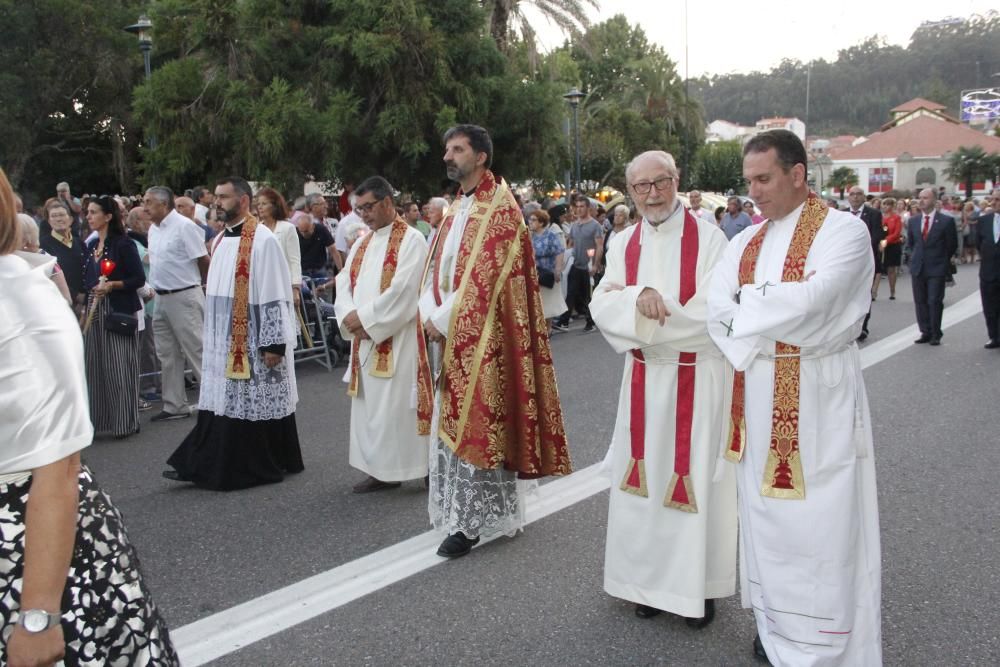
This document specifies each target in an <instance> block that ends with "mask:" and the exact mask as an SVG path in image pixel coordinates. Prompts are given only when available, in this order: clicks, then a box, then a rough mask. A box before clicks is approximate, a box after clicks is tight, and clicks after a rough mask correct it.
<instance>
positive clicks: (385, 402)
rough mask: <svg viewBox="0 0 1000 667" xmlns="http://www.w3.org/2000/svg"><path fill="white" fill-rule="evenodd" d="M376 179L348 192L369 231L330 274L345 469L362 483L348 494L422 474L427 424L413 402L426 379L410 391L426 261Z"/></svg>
mask: <svg viewBox="0 0 1000 667" xmlns="http://www.w3.org/2000/svg"><path fill="white" fill-rule="evenodd" d="M392 194H393V188H392V185H390V184H389V182H388V181H387V180H385V179H384V178H382V177H381V176H372V177H370V178H368V179H366V180H365V181H364V182H363V183H361V185H360V186H358V188H357V189H356V190H355V191H354V195H355V197H356V201H355V204H354V208H355V211H357V212H358V215H360V216H361V218H362V219H363V220H364V221H365V224H367V225H368V227H369V228H370V229H371V231H370V232H368V233H367V234H365V236H363V237H362V238H361V239H359V240H358V241H356V242H355V243H354V245H352V246H351V251H350V253H349V254H348V255H347V261H346V262H345V263H344V270H343V271H341V272H340V273H338V274H337V301H336V303H335V304H334V310H335V312H336V314H337V322H338V324H339V325H340V331H341V334H342V335H343V336H344V339H345V340H349V341H351V359H350V365H349V367H348V370H347V376H346V380H347V382H348V389H347V393H348V395H349V396H351V446H350V463H351V465H352V466H353V467H355V468H357V469H358V470H360V471H361V472H363V473H366V474H367V475H368V477H367V478H366V479H365V480H364V481H362V482H360V483H358V484H356V485H355V486H354V492H355V493H370V492H372V491H381V490H383V489H391V488H395V487H398V486H399V485H400V484H401V483H402V482H403V481H405V480H409V479H423V478H424V477H425V476H426V475H427V447H428V441H429V439H428V434H429V433H430V423H429V422H428V421H426V420H425V422H424V423H418V421H419V420H418V416H417V402H418V398H420V397H423V398H424V400H426V401H428V404H429V402H430V400H431V391H432V388H431V386H430V385H431V380H430V373H429V372H428V373H427V374H426V377H423V376H421V377H420V379H421V380H422V381H423V384H422V385H421V384H418V375H417V340H418V335H421V333H420V331H419V326H420V325H419V323H418V321H417V301H418V298H419V296H420V278H421V275H422V271H423V266H424V262H425V260H426V259H427V242H426V241H425V240H424V237H423V234H421V233H420V231H419V230H417V229H416V228H414V227H410V226H409V225H408V224H406V221H405V220H403V219H402V218H401V217H399V216H398V215H397V214H396V208H395V206H394V205H393V201H392Z"/></svg>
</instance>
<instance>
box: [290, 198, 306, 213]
mask: <svg viewBox="0 0 1000 667" xmlns="http://www.w3.org/2000/svg"><path fill="white" fill-rule="evenodd" d="M292 210H293V211H304V210H306V198H305V197H296V198H295V201H294V202H293V203H292Z"/></svg>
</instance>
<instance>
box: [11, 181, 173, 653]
mask: <svg viewBox="0 0 1000 667" xmlns="http://www.w3.org/2000/svg"><path fill="white" fill-rule="evenodd" d="M16 224H17V223H16V218H15V217H14V202H13V193H12V192H11V190H10V185H9V184H8V183H7V177H6V176H5V175H4V173H3V170H0V280H2V282H3V286H4V287H3V289H2V290H0V304H2V310H3V313H4V317H3V318H2V319H0V359H2V360H3V364H2V367H3V376H2V377H3V382H0V405H2V406H3V407H4V413H3V419H0V525H3V531H2V532H0V636H2V643H3V648H2V649H0V652H2V654H0V663H2V664H4V665H51V664H54V663H56V662H57V661H59V660H62V661H64V663H65V664H67V665H85V664H86V665H116V664H120V665H147V666H156V667H167V666H171V667H172V666H173V665H177V664H178V660H177V655H176V654H175V652H174V649H173V647H172V646H171V643H170V637H169V634H168V632H167V626H166V624H164V622H163V619H162V618H161V617H160V614H159V612H158V611H157V608H156V605H155V604H154V603H153V600H152V598H151V597H150V594H149V590H148V589H147V588H146V585H145V583H144V581H143V578H142V575H141V574H140V570H139V560H138V557H137V556H136V551H135V548H134V547H133V546H132V545H131V544H130V543H129V540H128V536H127V534H126V530H125V526H124V523H123V521H122V516H121V514H120V513H119V512H118V510H117V509H116V508H115V506H114V504H113V503H112V502H111V499H110V498H109V497H108V495H107V494H106V493H105V492H104V491H103V490H102V489H101V487H100V485H99V484H98V483H97V482H96V481H94V477H93V475H92V474H91V472H90V470H89V469H88V468H87V466H86V465H83V464H81V463H80V450H82V449H83V448H85V447H87V446H89V445H90V443H91V441H92V440H93V434H94V429H93V427H92V426H91V424H90V419H89V418H88V415H87V388H86V386H85V385H84V381H83V376H84V368H83V346H82V345H81V343H80V334H79V332H78V331H77V330H76V327H75V326H74V323H73V316H72V314H71V313H70V312H69V311H68V310H67V309H66V305H65V304H64V303H63V301H62V297H60V296H59V292H58V290H57V289H56V288H55V286H54V285H53V284H52V282H51V281H50V280H49V278H48V271H49V270H50V266H51V263H52V260H51V258H50V259H49V264H48V265H43V266H38V267H35V268H32V267H31V265H29V264H28V263H27V262H25V261H24V260H23V259H21V258H19V257H16V256H15V255H14V254H13V253H14V251H15V250H16V249H17V247H18V234H17V231H18V230H17V227H16ZM59 664H63V663H62V662H61V663H59Z"/></svg>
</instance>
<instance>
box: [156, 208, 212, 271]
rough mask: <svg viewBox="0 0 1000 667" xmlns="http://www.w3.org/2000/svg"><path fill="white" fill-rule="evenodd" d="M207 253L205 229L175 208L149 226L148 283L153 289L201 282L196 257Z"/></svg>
mask: <svg viewBox="0 0 1000 667" xmlns="http://www.w3.org/2000/svg"><path fill="white" fill-rule="evenodd" d="M207 254H208V251H207V250H206V249H205V231H204V230H203V229H202V228H201V227H199V226H198V225H197V224H196V223H195V222H194V221H193V220H191V219H190V218H185V217H184V216H183V215H181V214H180V213H178V212H177V211H176V210H174V211H171V212H170V213H169V214H167V217H165V218H164V219H163V220H161V221H160V223H159V224H158V225H157V224H153V225H150V227H149V284H150V285H152V286H153V289H156V290H179V289H184V288H185V287H192V286H194V285H201V271H200V270H199V269H198V258H200V257H204V256H205V255H207Z"/></svg>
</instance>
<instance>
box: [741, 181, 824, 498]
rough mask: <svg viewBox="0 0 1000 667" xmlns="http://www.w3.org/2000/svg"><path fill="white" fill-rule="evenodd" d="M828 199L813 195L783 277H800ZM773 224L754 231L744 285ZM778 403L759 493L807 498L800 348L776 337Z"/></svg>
mask: <svg viewBox="0 0 1000 667" xmlns="http://www.w3.org/2000/svg"><path fill="white" fill-rule="evenodd" d="M827 213H828V210H827V207H826V204H824V203H823V202H822V200H820V199H819V198H818V197H816V196H815V195H813V194H810V195H809V197H808V199H806V204H805V207H804V208H803V209H802V213H801V215H800V216H799V219H798V221H797V222H796V224H795V231H794V232H793V233H792V241H791V243H790V244H789V246H788V253H787V254H786V255H785V264H784V269H783V271H782V275H781V280H782V282H799V281H800V280H802V276H803V273H804V271H803V270H804V268H805V264H806V257H807V256H808V255H809V249H810V248H811V247H812V243H813V240H814V239H815V238H816V234H817V232H819V229H820V227H822V226H823V221H824V220H826V216H827ZM770 226H771V223H770V222H768V223H765V224H763V225H761V229H760V231H759V232H757V233H756V234H754V237H753V238H752V239H750V242H749V243H747V245H746V247H745V248H744V249H743V256H742V258H741V259H740V276H739V280H740V286H741V287H742V286H743V285H752V284H753V283H754V274H755V272H756V269H757V258H758V257H759V256H760V249H761V246H762V245H763V243H764V235H765V234H766V233H767V230H768V229H769V228H770ZM774 354H775V360H774V406H773V411H772V416H771V445H770V448H769V450H768V454H767V463H766V464H765V465H764V479H763V482H762V484H761V489H760V492H761V495H764V496H768V497H771V498H785V499H801V498H805V495H806V487H805V479H803V476H802V460H801V456H800V454H799V389H800V381H801V369H800V362H799V347H798V346H797V345H789V344H788V343H782V342H780V341H779V342H776V343H775V348H774ZM745 402H746V377H745V375H744V373H743V372H742V371H737V372H736V375H735V378H734V382H733V404H732V412H731V413H730V426H729V447H728V448H727V451H726V458H728V459H729V460H732V461H739V460H740V459H742V457H743V451H744V449H745V447H746V418H745V413H744V408H745Z"/></svg>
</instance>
